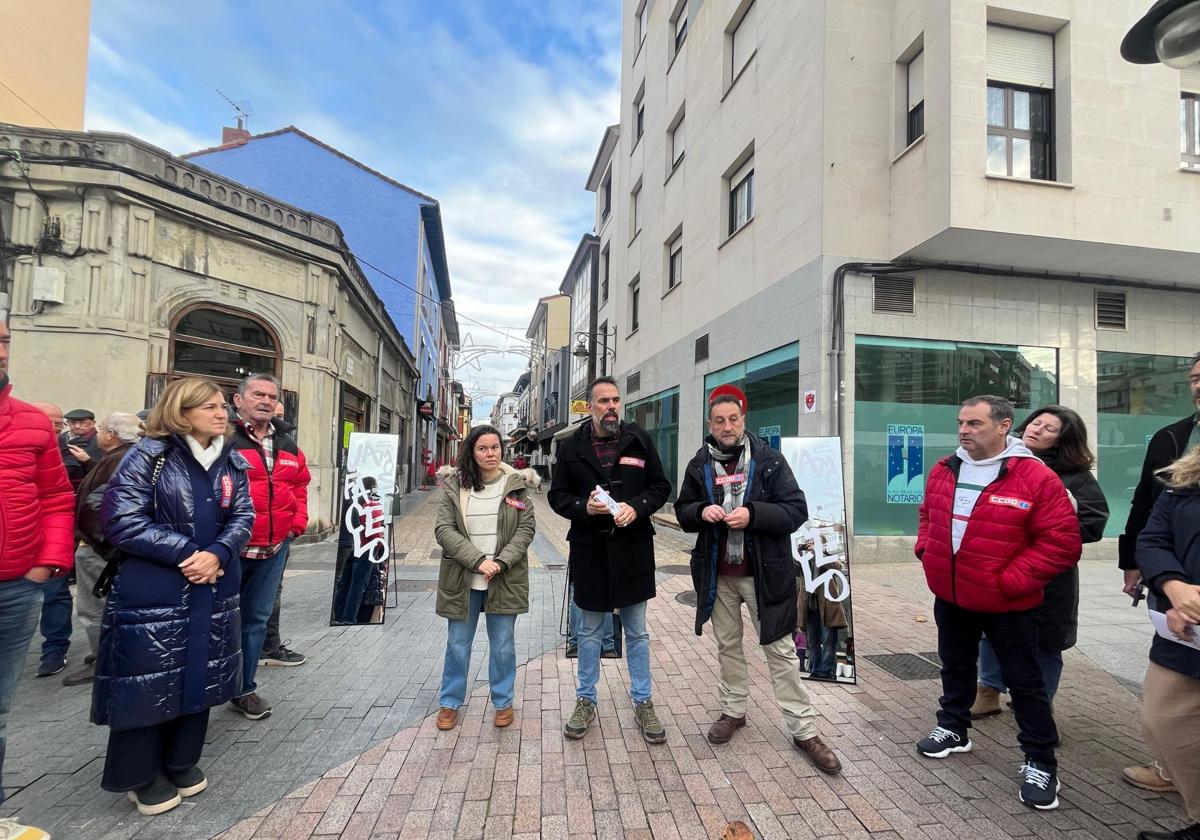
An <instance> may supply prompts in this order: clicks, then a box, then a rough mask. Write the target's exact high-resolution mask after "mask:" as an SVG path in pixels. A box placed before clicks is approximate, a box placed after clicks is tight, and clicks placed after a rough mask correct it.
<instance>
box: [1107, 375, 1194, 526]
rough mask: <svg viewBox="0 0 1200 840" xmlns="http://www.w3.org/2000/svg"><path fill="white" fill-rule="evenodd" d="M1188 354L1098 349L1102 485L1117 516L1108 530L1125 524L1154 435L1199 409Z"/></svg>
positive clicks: (1113, 514) (1112, 518)
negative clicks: (1190, 384) (1194, 399)
mask: <svg viewBox="0 0 1200 840" xmlns="http://www.w3.org/2000/svg"><path fill="white" fill-rule="evenodd" d="M1191 364H1192V360H1191V358H1190V357H1188V356H1148V355H1142V354H1136V353H1106V352H1099V353H1097V354H1096V370H1097V389H1096V411H1097V414H1098V418H1097V429H1096V434H1095V435H1094V439H1095V446H1096V450H1097V456H1098V458H1099V462H1100V464H1099V470H1098V477H1099V480H1100V487H1101V488H1102V489H1103V490H1104V496H1105V498H1106V499H1107V500H1108V509H1109V510H1110V511H1112V516H1110V517H1109V519H1108V525H1107V526H1105V529H1104V536H1106V537H1115V536H1117V535H1118V534H1120V533H1121V532H1122V531H1124V530H1125V518H1126V516H1127V515H1128V513H1129V504H1130V502H1131V501H1132V500H1133V490H1134V488H1135V487H1137V483H1138V479H1139V478H1140V477H1141V474H1142V461H1143V460H1144V459H1145V457H1146V446H1147V444H1149V443H1150V437H1151V436H1152V435H1153V434H1154V433H1155V432H1157V431H1158V430H1159V429H1161V428H1162V427H1163V426H1167V425H1170V424H1171V423H1174V422H1177V421H1179V420H1182V419H1183V418H1184V417H1187V416H1188V415H1189V414H1192V413H1193V412H1194V411H1195V408H1194V407H1193V405H1192V399H1191V393H1190V390H1189V388H1188V372H1189V370H1190V369H1191Z"/></svg>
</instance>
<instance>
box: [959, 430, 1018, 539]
mask: <svg viewBox="0 0 1200 840" xmlns="http://www.w3.org/2000/svg"><path fill="white" fill-rule="evenodd" d="M954 454H955V455H957V456H958V457H959V459H960V460H961V461H962V466H961V467H959V470H958V484H957V485H955V487H954V511H953V513H952V514H951V517H950V535H951V538H952V541H953V545H954V551H955V553H957V552H958V547H959V546H960V545H962V538H963V534H964V533H966V530H967V522H969V521H970V519H971V512H972V511H973V510H975V503H976V502H977V501H979V494H980V493H982V492H983V491H984V488H986V487H987V486H988V485H989V484H991V483H992V482H993V481H995V480H996V476H998V475H999V474H1000V464H1001V462H1002V461H1004V459H1005V458H1034V459H1036V458H1037V456H1036V455H1034V454H1033V453H1032V452H1030V451H1029V449H1028V448H1027V447H1026V446H1025V444H1023V443H1021V440H1020V438H1015V437H1013V436H1012V435H1009V436H1008V438H1006V440H1005V447H1004V451H1002V452H1000V453H999V454H997V455H993V456H992V457H991V458H984V459H983V460H980V461H976V460H975V459H974V458H972V457H971V456H970V455H968V454H967V451H966V450H965V449H963V448H962V447H961V446H960V447H959V448H958V449H957V450H955V452H954Z"/></svg>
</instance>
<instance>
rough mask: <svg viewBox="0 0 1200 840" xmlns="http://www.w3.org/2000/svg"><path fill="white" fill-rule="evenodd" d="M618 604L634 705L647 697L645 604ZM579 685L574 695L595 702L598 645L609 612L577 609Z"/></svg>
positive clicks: (647, 645) (597, 674) (648, 651)
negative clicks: (578, 619) (578, 621)
mask: <svg viewBox="0 0 1200 840" xmlns="http://www.w3.org/2000/svg"><path fill="white" fill-rule="evenodd" d="M648 603H650V602H649V601H642V602H641V603H639V604H631V605H630V606H628V607H621V632H622V633H623V634H624V636H625V658H626V659H627V660H628V662H629V695H630V697H632V698H633V702H634V703H635V704H637V703H642V702H645V701H646V700H649V699H650V690H651V687H650V634H649V633H647V632H646V604H648ZM579 612H580V614H581V615H582V616H583V618H582V620H581V621H580V623H579V627H580V634H579V661H578V666H579V687H578V688H577V689H576V691H575V695H576V696H577V697H583V698H586V699H588V700H591V701H592V702H593V703H595V702H596V683H597V682H599V681H600V647H601V641H600V639H601V636H602V635H603V629H602V628H603V627H604V619H605V617H606V616H608V615H610V613H602V612H591V611H589V610H580V611H579Z"/></svg>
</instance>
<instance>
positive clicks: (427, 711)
mask: <svg viewBox="0 0 1200 840" xmlns="http://www.w3.org/2000/svg"><path fill="white" fill-rule="evenodd" d="M428 495H429V494H422V496H425V497H426V498H424V499H420V500H419V502H417V503H415V504H414V507H413V509H412V510H411V511H409V512H408V513H407V514H406V516H405V517H404V518H403V519H402V520H401V521H400V524H399V525H398V534H397V540H396V542H397V545H398V547H399V549H400V550H401V551H406V552H407V555H406V557H405V560H404V561H403V563H401V564H399V565H398V567H397V572H396V573H397V576H398V577H400V578H403V579H407V580H413V581H425V582H429V583H432V581H433V580H434V579H435V578H436V568H437V563H438V560H437V559H436V553H435V551H434V550H435V549H436V543H434V542H433V538H432V517H433V505H430V504H427V503H426V502H427V501H428ZM537 512H538V522H539V529H540V534H539V537H538V540H537V542H535V545H534V554H535V557H534V558H533V560H534V566H535V568H534V570H533V573H532V574H531V589H532V604H531V607H532V612H531V613H530V615H529V616H525V617H522V618H521V619H520V620H519V621H518V622H517V628H518V632H517V640H518V661H519V662H522V663H524V664H522V665H521V666H520V669H519V671H518V679H517V700H516V704H515V709H516V722H515V723H514V724H513V726H512V727H510V728H508V729H504V730H498V729H496V728H495V727H494V726H492V721H491V712H492V710H491V708H490V707H489V706H488V704H487V688H486V684H485V682H484V678H485V677H486V670H485V665H484V663H485V661H486V659H485V655H484V651H486V636H485V634H484V633H483V632H482V631H481V632H480V633H479V636H478V639H477V644H476V649H475V650H476V654H475V660H474V666H473V667H474V668H475V674H474V675H473V676H474V678H475V683H474V684H475V686H476V688H475V691H474V692H473V694H472V695H471V697H470V699H469V702H468V704H467V706H466V707H465V708H464V710H463V711H464V714H463V719H462V723H461V724H460V725H459V727H458V728H456V729H455V730H453V731H451V732H439V731H438V730H437V729H436V727H435V726H434V722H433V718H432V712H434V711H436V691H437V687H438V683H439V678H440V672H441V654H442V649H443V647H442V646H443V644H444V638H445V627H444V624H445V623H444V621H443V620H441V619H438V618H436V617H434V615H433V597H434V596H433V592H431V591H425V592H402V593H400V604H401V606H400V607H399V608H395V609H392V610H391V611H390V612H389V616H388V621H387V625H386V627H384V628H371V627H362V628H349V629H346V628H329V627H327V626H325V622H326V620H327V615H328V599H329V595H330V591H329V590H330V587H331V580H330V576H331V575H330V571H329V570H330V568H331V566H332V558H331V557H326V556H325V555H326V554H328V553H329V552H328V551H327V550H325V549H322V548H321V547H313V548H311V549H309V548H308V547H304V548H302V549H300V550H298V551H297V559H296V562H295V564H293V565H291V566H290V567H289V577H288V581H287V584H286V585H285V606H284V629H285V636H288V635H289V634H291V635H292V638H294V639H295V640H296V643H295V644H294V645H293V646H294V647H296V648H297V649H300V650H303V651H304V652H305V653H307V654H308V655H309V657H310V662H309V664H307V665H305V666H303V667H300V668H290V669H277V668H271V669H264V671H265V679H260V682H261V683H262V686H263V687H262V691H263V693H264V696H267V697H268V698H269V699H271V700H274V701H275V702H276V712H275V714H274V715H273V716H272V717H270V718H268V719H266V720H264V721H260V722H257V723H252V722H250V721H246V720H244V719H242V718H241V717H239V716H236V715H233V714H231V713H229V712H228V711H227V710H214V713H213V724H212V726H211V728H210V739H211V743H210V744H209V745H207V747H206V750H205V757H204V764H203V766H204V767H205V769H206V770H207V771H208V775H209V778H210V780H211V782H212V787H211V788H210V790H209V791H207V792H205V793H204V794H202V795H201V796H200V797H197V798H196V799H194V800H189V801H188V802H187V803H185V805H184V806H182V807H181V808H179V809H177V810H176V811H174V812H172V813H170V814H167V815H164V816H161V817H156V818H152V819H147V818H142V817H139V816H138V815H136V814H135V813H132V812H131V810H130V806H129V805H128V803H126V802H125V801H124V800H123V799H120V798H118V797H116V796H114V795H113V794H108V793H104V792H103V791H100V790H99V786H98V779H99V769H100V763H101V761H102V758H101V757H102V754H103V748H104V735H105V733H104V731H103V730H101V729H99V728H98V727H94V726H91V725H90V724H87V721H86V714H87V713H86V708H87V706H86V703H87V696H88V692H87V691H86V690H85V689H64V688H63V687H62V686H61V685H58V684H57V683H54V685H49V684H48V683H52V682H54V681H53V680H33V679H29V680H26V681H25V682H24V683H23V684H22V686H21V694H20V695H19V697H18V707H17V709H16V710H15V711H14V716H13V724H14V726H13V728H14V729H15V732H13V733H11V734H13V736H14V737H12V738H11V740H10V744H9V758H8V764H7V766H6V777H5V780H6V782H7V783H8V784H9V785H15V786H16V787H17V788H18V790H17V792H16V793H15V795H12V798H11V799H10V800H9V801H8V802H7V803H5V805H4V806H3V808H0V812H3V813H4V814H7V813H8V812H10V811H13V810H16V812H17V815H18V816H19V817H21V818H24V819H28V820H29V821H31V822H35V823H37V824H40V825H43V826H45V827H47V828H50V829H51V830H53V831H55V834H56V837H59V838H71V840H75V839H76V838H79V840H89V839H90V838H110V837H111V838H117V837H121V838H126V837H138V838H165V837H171V838H176V837H181V838H182V837H197V838H199V837H212V836H214V835H218V836H219V837H220V840H248V839H249V838H261V840H267V838H273V839H274V840H285V838H286V839H287V840H291V838H310V837H313V838H317V837H322V838H333V837H342V838H360V839H361V840H398V838H406V840H407V839H408V838H421V837H430V838H492V837H505V838H508V837H514V838H533V837H545V838H558V837H593V838H618V837H619V838H651V837H652V838H676V837H679V838H714V837H718V836H719V834H720V832H721V830H722V829H723V828H724V826H725V824H726V822H728V821H729V820H734V819H740V820H743V821H744V822H746V823H747V824H748V825H750V826H751V827H752V828H753V829H754V831H755V832H756V835H757V836H759V837H762V838H783V837H792V838H813V837H866V836H868V835H869V836H872V837H879V838H954V840H959V838H969V837H982V838H1004V837H1037V838H1060V837H1061V838H1093V837H1095V838H1126V837H1132V836H1134V834H1135V833H1136V831H1137V830H1139V829H1141V828H1146V827H1150V826H1151V825H1152V824H1154V823H1156V822H1157V823H1158V824H1160V825H1162V826H1164V827H1168V828H1177V827H1179V826H1180V825H1181V824H1182V822H1181V821H1182V817H1183V814H1182V810H1181V808H1180V805H1179V800H1178V798H1177V797H1163V796H1158V795H1155V794H1150V793H1146V792H1143V791H1138V790H1135V789H1133V788H1130V787H1128V786H1126V785H1124V784H1123V783H1121V782H1120V781H1118V779H1117V776H1118V773H1119V770H1120V768H1121V767H1122V766H1124V765H1126V764H1130V763H1134V762H1140V761H1144V760H1145V759H1146V755H1145V753H1144V751H1143V750H1142V747H1141V743H1140V737H1139V732H1140V726H1139V724H1138V701H1137V699H1136V697H1135V696H1134V695H1133V694H1132V693H1131V692H1130V690H1129V689H1128V688H1127V687H1126V686H1127V685H1128V684H1129V682H1130V679H1129V678H1128V677H1127V678H1122V679H1118V678H1115V677H1114V676H1112V675H1110V674H1109V673H1108V672H1107V671H1106V670H1104V669H1103V668H1101V667H1099V666H1098V665H1096V664H1095V662H1093V660H1092V659H1089V658H1088V657H1087V656H1085V655H1084V653H1082V652H1080V650H1072V651H1070V652H1068V653H1067V655H1066V661H1067V667H1066V669H1065V672H1064V676H1063V683H1062V688H1061V689H1060V693H1059V696H1058V699H1057V701H1056V712H1057V716H1058V721H1059V727H1060V732H1061V734H1062V739H1063V747H1062V750H1061V752H1060V754H1059V761H1060V774H1061V777H1062V782H1063V788H1062V792H1061V794H1060V799H1061V801H1062V807H1061V808H1060V809H1059V810H1057V811H1053V812H1045V813H1042V812H1033V811H1030V810H1029V809H1027V808H1025V807H1024V806H1022V805H1021V804H1020V803H1019V802H1018V801H1017V799H1016V788H1017V767H1018V764H1019V763H1020V757H1019V752H1018V749H1017V741H1016V730H1015V726H1014V723H1013V719H1012V715H1011V713H1007V712H1006V713H1005V714H1002V715H1000V716H998V717H996V718H993V719H990V720H987V721H983V722H981V723H980V725H979V726H978V727H977V728H976V730H975V731H974V732H973V733H972V738H973V740H974V741H975V743H976V749H975V751H974V752H973V753H971V754H969V755H959V756H955V757H953V758H951V759H948V760H946V761H931V760H927V759H923V758H921V757H920V756H918V755H917V754H916V752H915V750H914V748H913V742H914V741H915V740H916V739H917V738H919V737H921V736H923V735H925V734H927V733H928V730H929V729H930V728H931V726H932V725H933V711H934V709H935V708H936V702H937V696H938V694H939V686H938V684H937V682H936V681H935V680H915V681H902V680H899V679H896V678H894V677H892V676H891V675H889V674H888V673H886V672H884V671H882V670H881V669H879V668H877V667H875V666H873V665H871V664H869V663H867V662H866V661H865V660H864V659H863V658H860V659H859V682H858V685H856V686H847V685H828V684H819V683H818V684H814V683H808V687H809V691H810V693H811V694H812V696H813V700H814V704H815V706H816V709H817V712H818V714H819V720H818V725H819V727H820V729H821V731H822V734H823V735H824V737H825V738H826V740H827V741H828V742H829V743H830V744H831V745H832V746H833V747H834V749H836V750H837V751H838V753H839V755H840V756H841V757H842V760H843V763H844V764H845V771H844V774H843V775H842V776H841V777H832V778H831V777H827V776H824V775H822V774H820V773H818V772H817V771H816V770H815V769H814V768H813V767H812V766H811V765H809V764H808V763H807V761H806V760H805V759H804V758H803V756H801V755H800V754H799V753H798V752H796V751H795V750H794V749H792V747H791V746H790V742H789V741H788V740H787V737H786V735H785V731H784V729H783V726H782V721H781V720H780V717H779V714H778V712H777V710H776V708H775V705H774V700H773V698H772V696H771V693H770V684H769V681H768V678H767V673H766V668H765V664H764V663H763V661H762V657H761V655H759V654H758V653H757V651H755V650H753V648H754V647H755V644H754V640H753V639H752V638H750V637H749V636H748V637H747V646H748V649H749V650H748V657H747V658H748V660H749V662H750V666H751V674H752V688H751V696H750V707H749V711H748V724H747V726H746V727H745V728H744V729H742V730H740V731H739V732H738V734H737V735H736V736H735V737H734V739H733V741H732V742H731V743H730V744H728V745H725V746H721V747H714V746H712V745H710V744H709V743H708V742H707V741H706V740H705V739H704V732H705V730H706V729H707V727H708V726H709V724H710V723H711V722H712V721H713V720H714V719H715V717H716V716H717V714H719V710H718V707H717V700H716V691H715V684H716V656H715V652H714V649H713V642H712V639H711V637H710V636H707V635H706V636H704V637H697V636H695V634H694V632H693V629H692V627H693V621H694V618H693V616H694V613H693V610H692V608H689V607H686V606H684V605H683V604H681V603H678V602H677V601H676V600H675V597H674V596H675V595H677V594H679V593H681V592H684V591H686V590H688V589H689V588H690V581H689V580H688V578H687V577H686V576H667V575H661V576H660V588H659V597H658V598H657V599H656V600H655V602H654V603H653V604H652V606H651V609H650V611H649V613H648V623H649V627H650V631H651V636H652V643H651V649H652V662H653V669H654V670H653V674H654V685H655V690H654V699H655V706H656V708H657V710H658V712H659V715H660V717H661V718H662V720H663V723H664V725H665V726H666V727H667V733H668V734H667V743H666V744H663V745H656V746H652V745H647V744H646V743H645V742H644V741H642V739H641V738H640V736H639V735H638V733H637V731H636V729H635V727H634V724H633V720H632V710H631V707H630V702H629V700H628V683H629V681H628V673H627V670H626V668H625V664H624V662H623V661H617V660H605V661H604V662H603V667H602V678H601V683H600V686H599V698H600V699H599V715H598V718H597V721H596V722H595V723H594V724H593V727H592V730H591V731H589V733H588V734H587V737H586V738H584V739H583V740H581V741H567V740H565V739H563V737H562V735H561V728H562V724H563V722H564V720H565V719H566V718H567V717H569V715H570V713H571V709H572V707H573V704H574V675H573V664H574V663H573V662H572V661H570V660H565V659H562V658H561V656H560V654H561V650H556V649H555V646H556V644H557V643H558V640H559V637H558V635H557V631H558V623H559V610H560V608H561V604H562V581H563V572H562V571H561V570H560V569H558V568H556V567H557V566H559V565H561V563H562V562H563V555H564V554H565V552H566V547H565V543H564V541H563V538H564V536H565V531H566V526H565V523H564V522H563V521H562V520H560V519H558V518H557V517H555V516H554V515H553V514H552V513H550V512H549V510H548V509H547V507H546V505H545V503H544V497H542V498H540V499H539V500H538V507H537ZM689 544H690V539H689V538H687V537H686V536H684V535H681V534H678V533H673V532H668V531H666V530H665V529H662V532H661V534H660V537H659V538H658V545H659V556H658V561H659V564H660V566H662V565H671V564H679V563H683V562H686V555H685V553H684V552H686V549H687V548H688V546H689ZM322 552H324V553H322ZM1093 565H1095V566H1096V567H1097V571H1096V572H1095V573H1092V572H1089V571H1085V574H1084V579H1085V582H1086V581H1088V580H1089V579H1091V578H1093V577H1094V578H1096V579H1100V577H1101V575H1102V574H1103V573H1106V572H1108V566H1107V565H1105V567H1104V568H1103V569H1099V565H1100V564H1093ZM854 586H855V589H854V593H855V598H854V601H855V606H856V611H855V613H854V620H855V623H856V630H855V635H856V645H857V648H858V650H859V652H860V653H872V654H873V653H903V652H919V651H930V650H934V649H935V648H936V642H935V628H934V626H933V623H932V616H931V611H930V605H929V597H928V594H927V592H926V591H925V590H924V588H923V583H922V580H921V576H920V572H919V569H918V568H917V567H916V566H915V565H913V566H900V567H883V566H876V567H872V566H862V565H860V566H859V567H856V569H855V572H854ZM1087 591H1088V588H1087V587H1086V586H1085V592H1087ZM1098 591H1099V587H1098ZM1105 591H1107V590H1105ZM1104 597H1108V596H1104ZM1085 600H1086V599H1085ZM1119 603H1120V602H1119V599H1112V601H1111V604H1110V603H1108V602H1107V601H1106V602H1104V603H1102V604H1099V605H1098V604H1093V603H1090V602H1085V604H1084V607H1085V609H1087V610H1091V611H1092V613H1093V615H1092V616H1091V617H1090V618H1089V619H1088V621H1090V622H1091V624H1090V625H1089V624H1087V623H1086V622H1085V626H1084V627H1081V641H1083V642H1087V643H1090V644H1091V645H1092V646H1093V647H1095V646H1099V645H1101V644H1102V643H1103V639H1104V635H1105V633H1104V632H1103V631H1105V630H1106V629H1107V628H1106V627H1104V626H1103V617H1102V614H1101V610H1102V609H1104V608H1108V609H1110V611H1111V612H1112V613H1113V614H1114V615H1116V614H1117V613H1116V612H1115V611H1116V610H1117V609H1119V606H1118V605H1119ZM1134 614H1135V613H1134V611H1132V610H1128V609H1127V607H1126V612H1122V613H1120V614H1119V616H1120V619H1121V621H1122V622H1124V623H1123V624H1121V625H1119V626H1120V627H1121V631H1122V632H1126V633H1128V634H1130V635H1132V634H1134V633H1136V632H1137V626H1136V624H1134V623H1133V620H1132V619H1131V618H1130V616H1131V615H1134ZM1143 618H1144V616H1143ZM1113 626H1118V625H1116V624H1114V625H1113ZM1093 627H1094V628H1095V629H1094V630H1093V631H1092V632H1091V634H1090V635H1088V636H1087V638H1085V634H1088V633H1089V630H1092V628H1093ZM748 629H749V628H748ZM1145 638H1146V639H1148V638H1149V634H1148V633H1146V634H1145ZM75 644H76V647H75V648H74V650H80V649H81V648H79V647H78V645H79V644H80V642H79V641H78V640H77V641H76V643H75ZM1081 647H1083V648H1085V649H1089V648H1088V645H1087V644H1082V645H1081ZM1141 655H1142V656H1143V657H1144V653H1143V654H1141ZM1136 656H1137V654H1136V652H1135V653H1134V655H1133V656H1132V658H1133V659H1136ZM76 658H77V657H76ZM1129 658H1131V657H1128V656H1127V657H1126V659H1129ZM32 661H33V660H31V662H32ZM1124 668H1125V669H1126V670H1125V671H1124V672H1123V673H1129V674H1138V673H1140V671H1138V670H1137V666H1136V664H1134V665H1130V664H1129V663H1128V662H1126V663H1124ZM281 671H282V672H283V673H280V672H281ZM260 673H262V672H260ZM226 829H227V830H226Z"/></svg>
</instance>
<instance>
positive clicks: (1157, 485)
mask: <svg viewBox="0 0 1200 840" xmlns="http://www.w3.org/2000/svg"><path fill="white" fill-rule="evenodd" d="M1188 386H1189V388H1190V389H1191V392H1192V404H1193V405H1195V406H1196V407H1197V409H1200V353H1197V354H1196V355H1194V356H1193V357H1192V367H1191V371H1190V372H1189V374H1188ZM1198 421H1200V414H1192V415H1189V416H1188V417H1185V418H1183V419H1182V420H1177V421H1176V422H1174V423H1172V424H1170V425H1169V426H1163V427H1162V428H1161V429H1159V430H1158V431H1157V432H1155V433H1154V436H1153V437H1151V438H1150V444H1149V445H1148V446H1147V447H1146V459H1145V461H1143V462H1142V475H1141V478H1140V479H1138V483H1137V488H1136V489H1135V490H1134V491H1133V502H1132V503H1131V504H1130V506H1129V519H1127V520H1126V522H1125V533H1123V534H1121V535H1120V536H1119V537H1118V538H1117V565H1118V566H1119V567H1120V569H1121V572H1122V573H1123V575H1124V578H1125V581H1124V590H1125V594H1126V595H1133V593H1134V590H1135V588H1136V587H1137V584H1138V581H1139V580H1141V577H1142V573H1141V572H1140V571H1139V570H1138V564H1137V558H1136V556H1135V555H1136V548H1137V539H1138V535H1139V534H1140V533H1141V532H1142V529H1143V528H1145V527H1146V522H1147V521H1148V520H1149V519H1150V511H1151V510H1153V509H1154V503H1155V502H1157V501H1158V497H1159V495H1161V493H1162V491H1163V487H1164V485H1163V483H1162V481H1161V480H1160V479H1159V477H1158V476H1157V475H1156V473H1157V472H1158V471H1159V470H1161V469H1162V468H1163V467H1166V466H1170V465H1171V464H1172V463H1174V462H1175V461H1176V459H1178V458H1180V457H1181V456H1182V455H1183V454H1184V453H1185V452H1187V451H1188V450H1189V449H1191V448H1192V447H1193V446H1196V445H1197V444H1200V427H1198V425H1197V423H1198ZM1121 776H1122V778H1123V779H1124V780H1125V781H1127V782H1129V784H1131V785H1133V786H1134V787H1139V788H1142V789H1143V790H1151V791H1155V792H1156V793H1162V792H1172V791H1174V790H1175V785H1174V783H1173V782H1172V781H1171V780H1170V779H1169V778H1168V777H1167V776H1166V775H1165V774H1164V773H1163V770H1162V767H1161V764H1160V763H1159V762H1158V761H1155V762H1154V763H1153V764H1150V765H1148V766H1141V765H1134V766H1132V767H1126V768H1124V769H1123V770H1122V771H1121Z"/></svg>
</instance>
